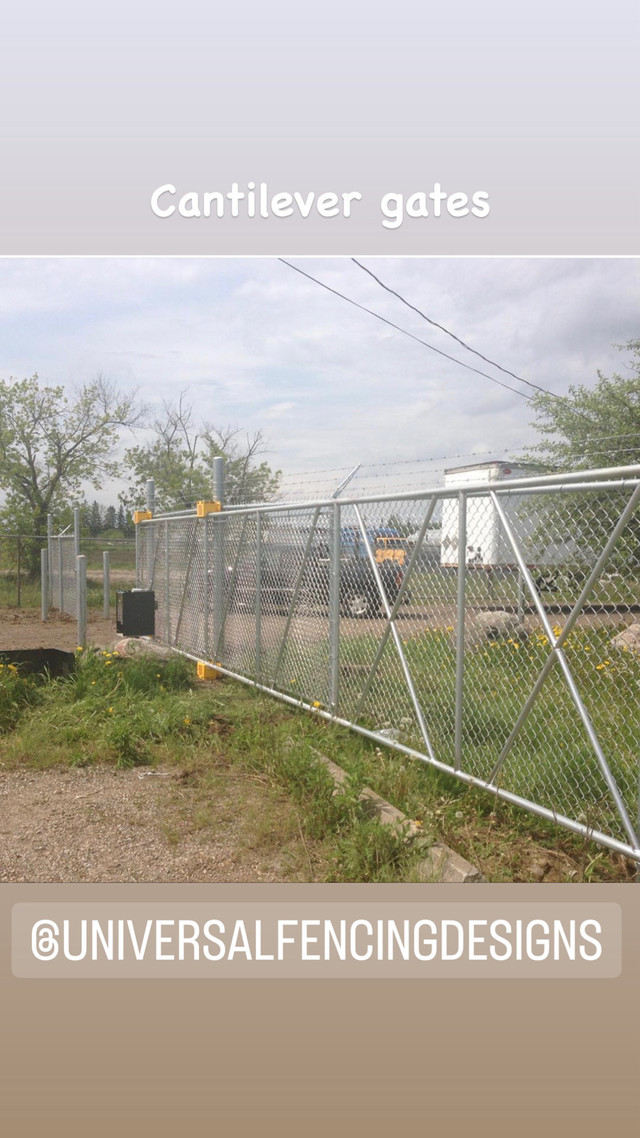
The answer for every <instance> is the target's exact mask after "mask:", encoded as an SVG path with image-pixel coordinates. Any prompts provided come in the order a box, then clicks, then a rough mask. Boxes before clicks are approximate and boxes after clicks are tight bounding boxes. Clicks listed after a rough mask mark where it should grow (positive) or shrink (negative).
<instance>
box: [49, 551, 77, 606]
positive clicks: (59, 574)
mask: <svg viewBox="0 0 640 1138" xmlns="http://www.w3.org/2000/svg"><path fill="white" fill-rule="evenodd" d="M49 582H50V590H51V595H50V598H49V600H50V603H51V605H52V607H53V608H56V609H58V611H59V612H63V613H66V614H67V616H73V617H75V616H76V615H77V574H76V551H75V539H74V535H73V534H62V535H61V536H58V537H54V538H52V540H51V544H50V547H49Z"/></svg>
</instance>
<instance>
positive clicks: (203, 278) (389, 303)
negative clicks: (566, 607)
mask: <svg viewBox="0 0 640 1138" xmlns="http://www.w3.org/2000/svg"><path fill="white" fill-rule="evenodd" d="M358 259H359V260H361V261H362V263H363V264H364V265H366V266H367V267H368V268H369V269H371V271H373V272H375V273H376V275H377V276H379V277H380V279H381V280H382V281H383V282H384V283H385V284H387V285H389V286H390V287H391V288H393V289H395V290H396V291H398V292H400V293H401V294H402V295H403V296H404V297H405V298H406V299H407V300H408V301H409V302H410V303H412V304H413V305H415V306H416V307H418V308H419V309H421V310H422V311H423V312H424V313H425V314H426V315H428V316H429V317H430V318H431V320H434V321H436V322H438V323H439V324H442V325H444V326H445V327H446V328H447V329H449V330H450V331H451V332H453V333H455V335H456V336H458V337H459V338H460V339H462V340H464V341H465V342H466V343H467V344H468V345H470V346H471V347H473V348H475V349H476V350H477V351H479V352H481V353H482V354H483V355H485V356H487V357H490V358H491V359H492V360H493V361H495V362H496V363H498V364H501V365H502V367H503V368H507V369H509V370H510V371H512V372H514V373H516V374H517V375H518V376H520V377H522V378H523V379H526V380H529V381H530V382H531V383H535V384H538V385H540V386H542V387H545V388H547V389H549V390H551V391H553V392H555V393H557V394H561V395H562V394H565V393H566V392H567V390H568V388H569V386H570V385H571V384H585V385H587V386H590V385H593V384H594V383H595V382H596V381H597V372H598V370H600V371H602V372H604V373H605V374H607V375H610V374H611V373H612V372H613V371H617V372H623V371H624V364H625V358H626V357H625V354H624V353H621V352H620V351H618V350H617V349H616V347H615V346H614V345H616V344H624V343H625V342H626V341H627V340H629V339H637V338H640V262H639V261H638V260H637V259H625V258H621V259H616V258H602V259H599V258H567V259H562V258H540V259H538V258H502V257H495V258H489V257H487V258H485V257H479V258H456V257H449V258H395V257H389V258H375V257H362V258H358ZM291 260H292V261H293V263H294V264H296V265H297V266H298V267H299V268H301V269H303V270H304V271H305V272H306V273H309V274H311V275H312V276H314V277H317V278H318V279H319V280H321V281H322V282H324V283H325V284H327V285H329V286H331V288H334V289H337V290H338V291H340V292H342V293H344V294H345V295H346V296H348V297H350V298H351V299H353V300H355V301H357V302H358V303H359V304H362V305H365V306H367V307H368V308H371V309H373V310H375V312H377V313H379V314H380V315H381V316H384V317H385V318H386V319H388V320H390V321H393V322H394V323H397V324H399V325H400V326H401V327H402V328H404V329H406V330H407V331H409V332H411V333H412V334H413V335H414V336H418V337H419V338H421V339H424V340H426V341H427V342H428V343H429V344H431V345H433V347H435V348H438V349H439V350H440V351H441V352H446V353H449V354H450V355H452V356H455V357H456V358H457V360H459V361H462V362H464V363H465V364H468V365H470V366H471V367H477V368H479V369H480V370H481V371H485V372H487V373H488V374H490V375H492V376H493V377H494V378H495V379H499V380H500V381H501V382H502V383H506V384H509V385H510V386H511V387H513V388H515V389H516V390H515V391H510V390H505V388H504V387H501V386H499V385H498V384H497V383H495V382H492V381H491V380H490V379H487V378H485V377H483V376H480V375H478V374H476V373H474V372H472V371H469V370H467V369H465V367H463V366H462V362H459V363H457V362H452V361H450V360H447V359H445V358H443V357H442V356H441V355H438V354H437V353H436V352H435V351H433V350H431V349H429V348H427V347H425V346H423V345H422V344H419V343H416V342H415V341H412V340H411V339H410V338H408V337H407V336H405V335H403V334H402V333H401V332H399V331H396V330H395V329H393V328H391V327H389V326H388V325H385V324H384V323H382V322H381V321H380V320H377V319H375V318H374V317H373V316H371V315H369V314H368V313H366V312H362V311H360V310H358V309H357V308H355V307H353V305H351V304H348V303H346V301H345V300H343V299H340V298H339V297H336V296H335V295H333V294H332V293H330V292H328V291H327V290H326V289H322V288H320V287H319V286H318V285H317V284H315V283H313V282H312V281H310V280H307V279H306V278H305V277H303V276H301V275H300V274H299V273H297V272H294V271H293V270H292V269H291V268H289V267H287V266H286V265H284V264H282V263H281V262H280V261H278V260H277V259H274V258H163V257H156V258H153V257H147V258H145V257H140V258H135V257H134V258H116V257H110V258H90V257H89V258H73V257H71V258H31V259H30V258H0V328H1V335H0V378H1V379H5V380H7V379H9V378H10V377H11V376H13V377H16V378H23V377H25V376H29V375H33V374H34V373H35V372H37V373H38V375H39V377H40V380H41V382H42V383H43V384H63V385H65V386H68V387H69V388H72V387H74V386H77V385H81V384H82V383H84V382H86V381H88V380H91V379H92V378H94V377H95V376H96V375H97V374H99V373H101V374H103V375H104V376H106V377H107V378H109V379H111V380H114V381H115V382H116V383H118V384H119V385H121V386H122V387H123V388H125V389H131V388H137V389H138V392H139V397H140V399H141V400H142V401H143V402H144V403H145V404H146V405H147V406H148V407H149V419H152V418H153V414H154V410H157V409H159V408H160V407H161V405H162V401H163V400H167V401H169V402H171V401H172V400H175V399H176V398H177V397H178V395H179V393H180V392H181V391H182V390H188V400H189V401H190V402H191V403H192V405H193V407H194V418H195V419H196V420H198V421H201V422H203V423H205V422H206V423H210V424H214V425H217V426H227V425H229V424H230V425H233V426H236V427H238V428H240V429H241V431H246V432H254V431H256V430H261V431H262V432H263V433H264V436H265V440H266V444H267V452H266V454H265V456H264V457H265V459H266V460H267V461H268V462H269V463H270V465H272V466H273V467H274V468H280V469H282V470H283V472H284V486H285V487H290V488H291V495H292V496H294V495H295V496H299V489H298V488H299V487H303V488H304V490H305V491H308V490H309V489H310V488H312V489H314V490H315V489H317V490H318V491H319V492H320V491H321V492H323V493H324V492H325V490H330V489H331V487H332V486H333V485H336V484H337V481H338V480H339V476H340V472H341V471H348V470H350V469H351V468H352V467H354V466H355V465H356V464H363V472H362V475H361V476H363V474H364V470H365V469H370V468H371V467H372V466H375V467H376V468H377V469H378V471H380V470H384V471H386V474H385V476H384V477H385V478H388V479H389V480H390V481H393V480H394V479H395V481H394V482H393V487H394V488H395V487H396V485H397V482H398V479H402V478H405V479H406V480H410V479H411V478H412V477H413V476H414V475H415V472H416V471H417V470H418V469H425V470H429V472H430V473H431V471H436V470H440V469H442V468H445V467H446V466H451V465H456V464H461V463H463V462H466V461H468V462H473V461H477V462H480V461H484V460H485V458H487V459H488V458H490V457H495V458H513V457H517V454H518V452H519V451H520V450H521V449H522V448H526V447H527V446H529V445H531V444H532V443H534V442H535V441H536V433H535V431H534V430H533V428H532V427H531V420H532V418H533V413H532V410H531V407H530V405H529V402H528V400H527V399H525V398H523V397H522V394H521V393H525V394H531V389H530V388H527V387H526V385H525V384H524V383H522V382H518V381H517V380H515V379H513V377H511V376H509V375H505V374H504V373H503V372H501V371H499V370H498V369H497V368H496V367H494V366H491V365H488V364H486V363H485V362H484V361H482V360H480V359H479V358H478V357H477V356H476V355H473V354H472V353H470V352H469V351H467V350H465V348H463V347H462V346H461V345H460V344H458V343H456V342H455V341H454V340H453V339H452V338H451V337H450V336H448V335H446V334H445V333H444V332H443V331H441V330H440V329H438V328H435V327H433V325H431V324H429V323H427V322H426V321H425V320H424V319H423V318H422V317H420V316H419V315H417V314H416V313H414V312H412V311H411V310H410V309H409V308H407V307H406V306H405V305H404V304H402V302H401V301H400V300H399V299H397V298H395V297H393V296H391V295H389V294H388V293H387V292H385V291H384V290H383V289H382V288H381V287H380V285H379V284H377V283H376V282H375V281H374V280H373V279H372V278H371V277H370V276H368V275H367V274H365V273H364V272H363V271H362V269H360V268H359V267H358V266H357V265H356V264H354V263H353V262H352V261H351V260H350V259H349V258H326V259H323V258H291ZM144 437H145V436H144V434H140V435H139V436H138V439H139V441H142V440H143V439H144ZM127 441H130V440H127ZM425 460H434V461H433V462H432V463H431V464H428V463H426V461H425ZM383 464H384V465H383ZM312 471H322V472H323V473H322V476H320V475H316V474H313V475H312V474H311V472H312ZM432 481H434V478H432ZM124 484H125V483H123V484H122V485H124ZM122 485H117V484H112V485H106V486H105V487H104V489H103V491H102V492H101V493H99V494H97V495H95V496H96V497H98V499H99V500H100V501H102V502H104V503H107V502H108V501H111V500H114V499H115V497H116V495H117V490H118V489H120V488H122ZM88 496H89V497H92V496H93V495H92V494H91V492H89V493H88ZM303 496H306V493H305V495H303Z"/></svg>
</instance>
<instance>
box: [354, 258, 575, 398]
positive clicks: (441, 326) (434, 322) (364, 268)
mask: <svg viewBox="0 0 640 1138" xmlns="http://www.w3.org/2000/svg"><path fill="white" fill-rule="evenodd" d="M351 260H352V261H353V263H354V265H357V266H358V268H359V269H362V271H363V272H364V273H367V274H368V276H370V277H372V278H373V280H374V281H375V282H376V284H379V285H380V288H383V289H384V290H385V292H390V293H391V295H392V296H397V298H398V300H401V301H402V303H403V304H406V306H407V308H410V309H411V310H412V312H417V314H418V316H421V317H422V319H423V320H426V321H427V323H428V324H431V325H433V327H434V328H439V329H440V331H441V332H445V333H446V334H447V336H451V339H452V340H455V341H456V343H457V344H460V345H461V347H463V348H466V350H467V351H468V352H473V354H474V356H479V358H480V359H481V360H484V362H485V363H486V364H491V366H492V367H497V368H498V371H502V372H504V374H505V375H510V376H511V377H512V378H513V379H517V380H518V382H519V383H526V385H527V387H533V388H534V390H535V391H540V392H542V394H543V395H551V396H552V397H553V398H554V399H561V400H562V399H563V397H562V395H556V393H555V392H554V391H549V390H548V389H547V388H546V387H540V385H539V384H538V383H532V382H531V380H529V379H523V377H522V376H521V375H517V374H516V373H515V371H509V368H507V367H502V365H501V364H498V363H496V361H495V360H492V359H489V357H488V356H483V354H482V352H478V351H477V350H476V349H475V348H472V347H471V345H470V344H467V343H466V342H465V341H464V340H461V339H460V337H459V336H456V334H455V333H454V332H451V331H449V329H448V328H445V326H444V324H438V321H437V320H432V319H431V317H430V316H427V314H426V312H422V311H421V309H419V308H416V306H415V304H411V302H410V301H408V300H407V298H406V297H404V296H403V295H402V293H400V292H396V290H395V289H394V288H391V287H390V286H389V285H386V284H385V283H384V281H381V280H380V277H377V276H376V274H375V273H372V272H371V269H368V268H367V266H366V265H363V264H362V263H361V262H360V261H358V260H357V259H356V258H355V257H352V258H351Z"/></svg>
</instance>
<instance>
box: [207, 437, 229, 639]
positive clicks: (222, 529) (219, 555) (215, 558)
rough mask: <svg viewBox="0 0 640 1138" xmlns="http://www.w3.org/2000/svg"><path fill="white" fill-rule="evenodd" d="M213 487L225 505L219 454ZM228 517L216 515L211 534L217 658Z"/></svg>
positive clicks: (213, 466)
mask: <svg viewBox="0 0 640 1138" xmlns="http://www.w3.org/2000/svg"><path fill="white" fill-rule="evenodd" d="M211 470H212V489H213V498H214V501H216V502H220V504H221V506H224V494H225V485H224V482H225V477H224V475H225V470H224V458H222V457H221V456H220V455H217V456H216V457H215V458H214V459H213V462H212V464H211ZM226 531H227V523H226V519H225V518H222V517H221V515H220V514H215V515H214V520H213V533H212V535H211V540H212V549H211V561H212V577H213V581H212V591H213V643H214V652H215V654H216V658H219V657H220V656H223V655H224V625H225V620H226V613H225V579H226V567H227V560H226V552H225V546H226V536H227V533H226Z"/></svg>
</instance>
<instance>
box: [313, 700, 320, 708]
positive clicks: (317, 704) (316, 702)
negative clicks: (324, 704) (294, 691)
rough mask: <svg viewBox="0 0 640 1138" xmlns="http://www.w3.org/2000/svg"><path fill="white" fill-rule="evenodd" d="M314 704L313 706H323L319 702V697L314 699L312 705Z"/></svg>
mask: <svg viewBox="0 0 640 1138" xmlns="http://www.w3.org/2000/svg"><path fill="white" fill-rule="evenodd" d="M312 706H313V707H320V706H321V704H320V703H319V702H318V700H317V699H314V701H313V705H312Z"/></svg>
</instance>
